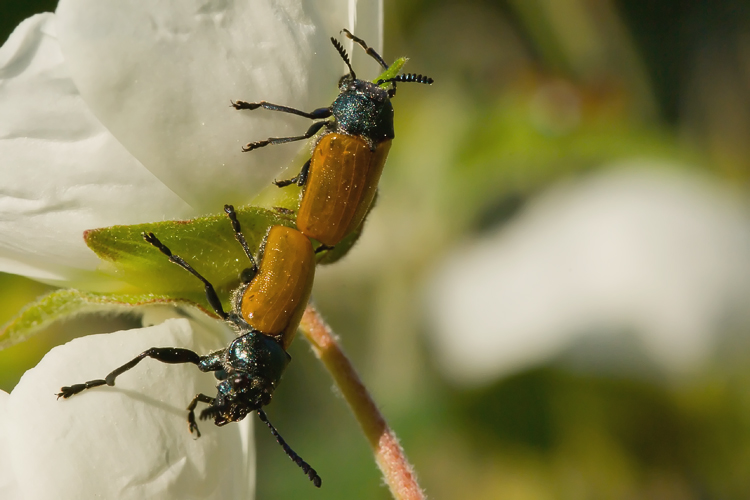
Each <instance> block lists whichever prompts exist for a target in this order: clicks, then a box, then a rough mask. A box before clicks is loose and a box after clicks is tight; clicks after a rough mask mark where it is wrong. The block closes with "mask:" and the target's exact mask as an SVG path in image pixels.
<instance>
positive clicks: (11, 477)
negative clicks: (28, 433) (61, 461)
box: [0, 391, 23, 500]
mask: <svg viewBox="0 0 750 500" xmlns="http://www.w3.org/2000/svg"><path fill="white" fill-rule="evenodd" d="M9 399H10V395H9V394H8V393H7V392H5V391H0V498H2V499H3V500H22V499H23V497H22V496H21V490H20V489H19V487H18V481H17V480H16V475H15V473H14V472H13V467H12V462H11V455H10V449H9V447H8V438H9V433H10V429H9V428H8V400H9Z"/></svg>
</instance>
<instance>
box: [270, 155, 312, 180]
mask: <svg viewBox="0 0 750 500" xmlns="http://www.w3.org/2000/svg"><path fill="white" fill-rule="evenodd" d="M311 161H312V158H310V159H309V160H307V161H306V162H305V164H304V165H302V170H300V171H299V173H298V174H297V175H295V176H294V177H292V178H291V179H287V180H285V181H273V183H274V184H276V185H277V186H279V187H285V186H288V185H290V184H297V185H298V186H300V187H302V186H304V185H305V184H306V183H307V174H309V173H310V162H311Z"/></svg>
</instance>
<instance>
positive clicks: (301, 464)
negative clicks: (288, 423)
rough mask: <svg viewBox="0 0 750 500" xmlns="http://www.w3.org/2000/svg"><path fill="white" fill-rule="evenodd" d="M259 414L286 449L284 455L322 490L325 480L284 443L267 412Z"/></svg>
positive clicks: (260, 411) (261, 411) (259, 410)
mask: <svg viewBox="0 0 750 500" xmlns="http://www.w3.org/2000/svg"><path fill="white" fill-rule="evenodd" d="M256 411H257V413H258V417H259V418H260V420H261V421H262V422H263V423H264V424H266V425H267V426H268V428H269V429H271V434H273V437H275V438H276V442H277V443H279V444H280V445H281V447H282V448H283V449H284V453H286V454H287V456H288V457H289V458H291V459H292V462H294V463H295V464H297V465H298V466H299V468H300V469H302V472H304V473H305V474H307V477H309V478H310V481H312V482H313V484H314V485H315V487H316V488H320V485H321V484H322V482H323V480H322V479H320V476H319V475H318V473H317V472H315V469H313V468H312V467H310V464H308V463H307V462H305V461H304V460H302V457H300V456H299V455H297V453H295V452H294V450H293V449H292V448H290V447H289V445H288V444H286V441H284V438H282V437H281V435H280V434H279V431H277V430H276V427H274V426H273V424H271V422H269V421H268V417H267V416H266V412H264V411H263V410H261V409H260V408H259V409H258V410H256Z"/></svg>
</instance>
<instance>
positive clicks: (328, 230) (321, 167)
mask: <svg viewBox="0 0 750 500" xmlns="http://www.w3.org/2000/svg"><path fill="white" fill-rule="evenodd" d="M390 147H391V141H390V140H386V141H382V142H380V143H379V144H377V146H376V148H375V151H371V150H370V146H369V145H368V144H367V142H366V141H365V140H363V139H361V138H359V137H354V136H350V135H344V134H338V133H330V134H327V135H325V136H323V138H322V139H321V140H320V142H319V143H318V145H317V146H316V147H315V151H313V156H312V160H311V162H310V173H309V174H308V179H307V184H306V187H305V192H304V194H303V195H302V202H301V203H300V208H299V213H298V215H297V228H298V229H299V230H300V231H301V232H302V233H304V234H305V235H306V236H308V237H310V238H315V239H316V240H318V241H320V242H321V243H323V244H324V245H328V246H334V245H336V244H337V243H338V242H339V241H341V240H342V239H343V238H344V236H346V235H347V234H349V233H350V232H352V231H353V230H354V229H356V228H357V227H358V226H359V225H360V224H361V223H362V220H363V219H364V218H365V215H367V211H368V209H369V208H370V204H371V203H372V200H373V198H374V197H375V192H376V191H377V187H378V181H379V180H380V174H381V173H382V171H383V166H384V165H385V159H386V157H387V156H388V151H389V149H390Z"/></svg>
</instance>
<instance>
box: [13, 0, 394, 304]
mask: <svg viewBox="0 0 750 500" xmlns="http://www.w3.org/2000/svg"><path fill="white" fill-rule="evenodd" d="M381 7H382V5H381V2H380V1H378V0H374V1H367V2H359V3H358V2H346V3H344V2H341V3H339V4H338V5H337V6H334V7H329V8H326V10H325V11H321V10H320V9H321V6H320V5H319V3H318V2H313V1H300V0H267V1H258V2H240V1H225V2H219V3H216V2H208V1H199V0H186V1H183V2H179V3H172V2H140V1H121V0H62V1H61V2H60V5H59V7H58V11H57V13H56V14H55V15H52V14H42V15H38V16H34V17H32V18H30V19H27V20H26V21H24V22H23V23H22V24H21V25H20V26H19V27H18V28H17V29H16V30H15V31H14V33H13V34H12V35H11V36H10V38H9V39H8V41H7V43H6V44H5V45H4V46H3V47H2V48H1V49H0V117H2V119H1V120H0V271H3V272H10V273H16V274H23V275H25V276H29V277H32V278H35V279H39V280H43V281H45V282H48V283H52V284H57V285H61V286H65V285H67V286H70V285H73V286H76V287H78V288H85V289H88V290H92V291H110V287H112V286H114V285H113V283H112V282H111V280H109V279H107V278H104V277H102V276H101V275H98V274H95V273H94V272H93V271H94V269H95V268H96V266H97V263H98V261H97V259H96V257H95V256H94V254H93V253H92V252H90V251H89V250H88V249H87V248H86V246H85V245H84V243H83V240H82V238H81V234H82V232H83V231H84V230H85V229H91V228H95V227H103V226H110V225H114V224H134V223H139V222H153V221H157V220H165V219H175V218H185V217H190V216H197V215H203V214H206V213H217V212H220V211H221V207H222V206H223V205H224V204H225V203H231V204H235V205H242V204H245V203H247V202H249V201H250V200H251V199H252V198H253V196H254V195H255V194H257V193H258V192H259V191H260V190H261V189H262V188H264V187H266V186H268V184H269V183H270V181H271V180H272V179H273V178H274V176H275V175H277V174H278V173H279V172H280V171H281V170H282V169H283V168H284V167H286V166H287V165H288V164H289V162H290V161H291V159H292V158H293V157H294V156H295V154H296V153H297V151H298V149H299V146H294V145H290V146H278V147H269V148H265V149H263V150H259V151H255V152H253V153H252V154H243V153H242V152H241V149H240V148H241V146H242V145H243V144H245V143H247V142H249V141H252V140H259V139H264V138H266V137H269V136H285V135H299V134H301V133H302V132H304V131H305V130H306V129H307V127H308V126H309V121H307V120H306V119H303V118H300V117H295V116H291V115H286V114H284V113H274V112H268V111H264V110H259V111H256V112H252V113H251V112H239V111H236V110H234V109H233V108H231V107H230V106H229V104H230V100H232V99H244V100H248V101H257V100H268V101H271V102H276V103H279V104H284V105H288V106H293V107H297V108H300V109H305V110H312V109H314V108H317V107H322V106H327V105H328V104H329V103H330V102H331V101H332V99H333V98H334V97H335V95H336V93H337V87H336V84H337V82H338V78H339V76H340V75H341V74H343V73H344V71H345V70H344V64H343V62H342V61H341V59H340V58H339V57H338V55H337V54H336V51H335V50H334V49H333V47H332V46H331V44H330V41H329V37H330V36H339V35H338V33H339V31H340V30H341V29H342V28H348V29H350V30H353V31H354V32H355V33H357V34H358V35H359V36H362V37H363V38H365V39H367V40H368V42H369V43H370V44H371V45H373V46H374V47H376V48H377V47H380V46H381V44H382V42H381V32H382V26H381V24H382V23H381V19H382V13H381ZM348 45H349V46H350V45H351V43H350V42H349V43H348ZM350 52H351V54H352V57H353V58H355V59H360V58H361V59H360V60H362V61H363V64H364V60H365V59H368V61H367V63H368V64H370V66H369V67H372V68H373V73H374V72H375V70H376V65H375V64H374V63H373V62H372V61H371V60H369V58H368V57H367V56H365V55H364V53H363V51H361V50H359V51H351V50H350Z"/></svg>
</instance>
